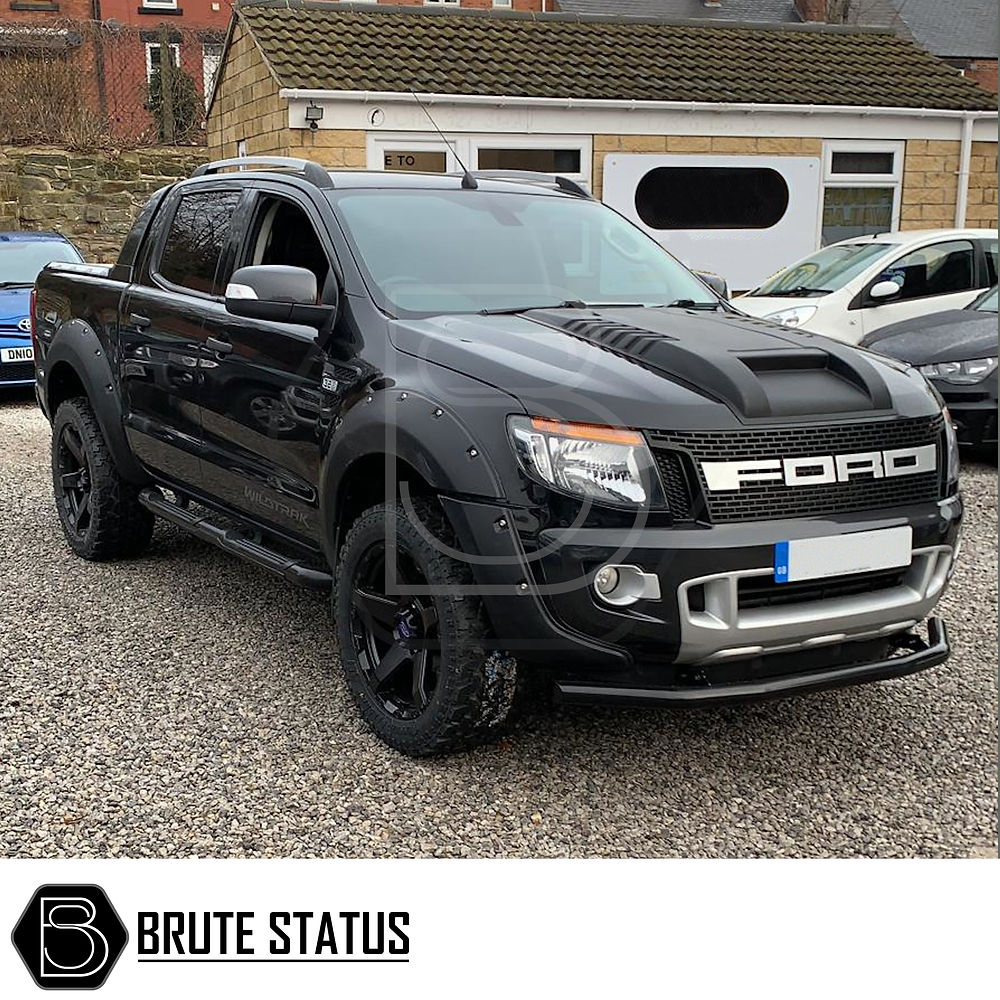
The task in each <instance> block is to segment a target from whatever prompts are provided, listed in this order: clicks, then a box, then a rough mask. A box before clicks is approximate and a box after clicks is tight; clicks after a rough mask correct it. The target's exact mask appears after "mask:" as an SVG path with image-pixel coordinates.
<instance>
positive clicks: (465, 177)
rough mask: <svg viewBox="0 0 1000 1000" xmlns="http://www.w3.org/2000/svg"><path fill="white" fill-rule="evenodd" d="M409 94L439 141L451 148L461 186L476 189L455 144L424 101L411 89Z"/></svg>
mask: <svg viewBox="0 0 1000 1000" xmlns="http://www.w3.org/2000/svg"><path fill="white" fill-rule="evenodd" d="M410 94H411V95H412V97H413V99H414V100H415V101H416V102H417V105H418V106H419V108H420V110H421V111H423V113H424V114H425V115H427V120H428V121H429V122H430V123H431V125H433V126H434V131H435V132H437V134H438V135H439V136H441V141H442V142H443V143H444V144H445V145H446V146H447V147H448V148H449V149H450V150H451V153H452V156H454V157H455V159H456V160H457V161H458V165H459V166H460V167H461V168H462V187H463V188H465V190H466V191H476V190H478V188H479V182H478V181H477V180H476V178H475V177H473V176H472V171H471V170H470V169H469V168H468V167H467V166H466V165H465V164H464V163H463V162H462V158H461V157H460V156H459V155H458V150H457V149H455V146H454V144H453V143H452V141H451V140H450V139H449V138H448V137H447V136H446V135H445V134H444V132H442V131H441V129H440V128H438V123H437V122H436V121H434V119H433V118H432V117H431V113H430V111H428V110H427V106H426V105H425V104H424V102H423V101H422V100H420V98H419V97H417V95H416V92H415V91H413V90H412V89H411V90H410Z"/></svg>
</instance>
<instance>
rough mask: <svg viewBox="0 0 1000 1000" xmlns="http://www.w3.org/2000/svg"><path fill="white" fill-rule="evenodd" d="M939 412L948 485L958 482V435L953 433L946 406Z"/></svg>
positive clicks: (959, 467)
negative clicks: (942, 417)
mask: <svg viewBox="0 0 1000 1000" xmlns="http://www.w3.org/2000/svg"><path fill="white" fill-rule="evenodd" d="M941 413H942V414H943V415H944V442H945V452H946V454H945V461H946V462H947V465H946V468H947V470H948V486H949V487H950V486H951V485H952V484H953V483H956V484H957V483H958V474H959V471H960V469H961V465H962V462H961V458H960V456H959V454H958V435H957V434H956V433H955V425H954V424H953V423H952V422H951V414H950V413H949V412H948V407H947V406H946V407H945V408H944V409H943V410H942V411H941ZM949 492H950V491H949Z"/></svg>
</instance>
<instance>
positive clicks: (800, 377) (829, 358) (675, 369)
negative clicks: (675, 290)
mask: <svg viewBox="0 0 1000 1000" xmlns="http://www.w3.org/2000/svg"><path fill="white" fill-rule="evenodd" d="M636 311H637V312H638V310H636ZM641 315H642V318H643V319H644V320H648V321H649V327H648V328H643V327H639V326H636V325H633V324H629V323H625V322H622V321H621V320H618V319H615V318H611V317H607V318H605V317H603V316H601V314H600V313H599V312H593V313H590V314H588V315H587V316H586V317H581V316H580V315H579V313H569V312H567V311H562V310H560V311H551V312H549V311H545V312H543V311H539V312H536V313H533V314H532V315H531V318H532V319H533V320H535V321H536V322H539V323H541V324H543V325H545V326H549V327H553V328H555V329H558V330H561V331H563V332H564V333H568V334H570V335H572V336H574V337H579V338H580V339H581V340H586V341H588V342H589V343H592V344H595V345H597V346H598V347H602V348H604V349H605V350H608V351H612V352H613V353H615V354H617V355H619V356H620V357H623V358H627V359H628V360H629V361H632V362H634V363H635V364H638V365H641V366H642V367H644V368H647V369H649V370H651V371H655V372H657V373H658V374H662V375H665V376H667V377H669V378H671V379H673V380H674V381H676V382H679V383H681V384H683V385H685V386H687V387H688V388H690V389H693V390H695V391H696V392H699V393H701V394H702V395H704V396H708V397H709V398H712V399H715V400H717V401H718V402H721V403H725V404H726V405H727V406H728V407H729V408H730V409H731V410H733V411H734V412H735V413H736V414H737V415H738V416H740V417H742V418H745V419H766V418H774V417H801V416H819V415H827V414H831V413H870V412H872V411H876V410H891V409H892V399H891V397H890V394H889V390H888V388H887V387H886V385H885V382H884V381H883V379H882V377H881V376H880V375H879V373H878V370H877V369H876V367H875V366H874V365H873V364H872V363H871V362H869V361H868V360H867V359H866V358H865V357H864V355H863V354H861V353H859V352H858V351H856V350H854V349H853V348H850V347H848V346H847V345H845V344H839V343H837V342H836V341H830V340H826V339H825V338H819V337H817V338H812V337H811V336H810V335H805V336H807V337H809V339H810V340H811V341H812V342H811V343H809V344H808V346H804V345H803V344H802V343H801V338H802V337H803V335H798V339H793V336H794V335H786V334H785V333H784V332H782V331H778V330H776V328H775V327H773V326H772V325H770V324H756V323H754V324H752V325H745V324H743V323H740V322H734V321H733V319H732V318H730V317H727V316H720V317H715V316H693V315H691V314H685V313H666V312H664V311H659V310H652V309H649V310H642V313H641ZM740 319H742V317H740Z"/></svg>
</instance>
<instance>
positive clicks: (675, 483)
mask: <svg viewBox="0 0 1000 1000" xmlns="http://www.w3.org/2000/svg"><path fill="white" fill-rule="evenodd" d="M656 464H657V466H658V467H659V469H660V479H661V480H662V481H663V491H664V493H666V495H667V504H668V505H669V507H670V514H671V516H672V517H673V518H674V519H675V520H677V521H687V520H689V519H690V517H691V486H690V484H689V482H688V477H687V475H686V473H685V471H684V459H683V457H682V456H681V454H680V453H679V452H676V451H658V452H657V453H656Z"/></svg>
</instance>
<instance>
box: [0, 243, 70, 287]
mask: <svg viewBox="0 0 1000 1000" xmlns="http://www.w3.org/2000/svg"><path fill="white" fill-rule="evenodd" d="M81 259H82V258H81V257H80V255H79V254H78V253H77V252H76V250H75V249H74V248H73V247H72V246H70V245H69V244H68V243H62V242H60V241H59V240H39V241H38V242H37V243H31V242H29V241H27V240H0V288H9V287H11V286H12V285H14V286H16V285H33V284H34V283H35V278H37V277H38V272H39V271H41V269H42V268H43V267H45V265H46V264H50V263H51V262H52V261H54V260H64V261H72V262H73V263H77V264H78V263H80V261H81Z"/></svg>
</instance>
